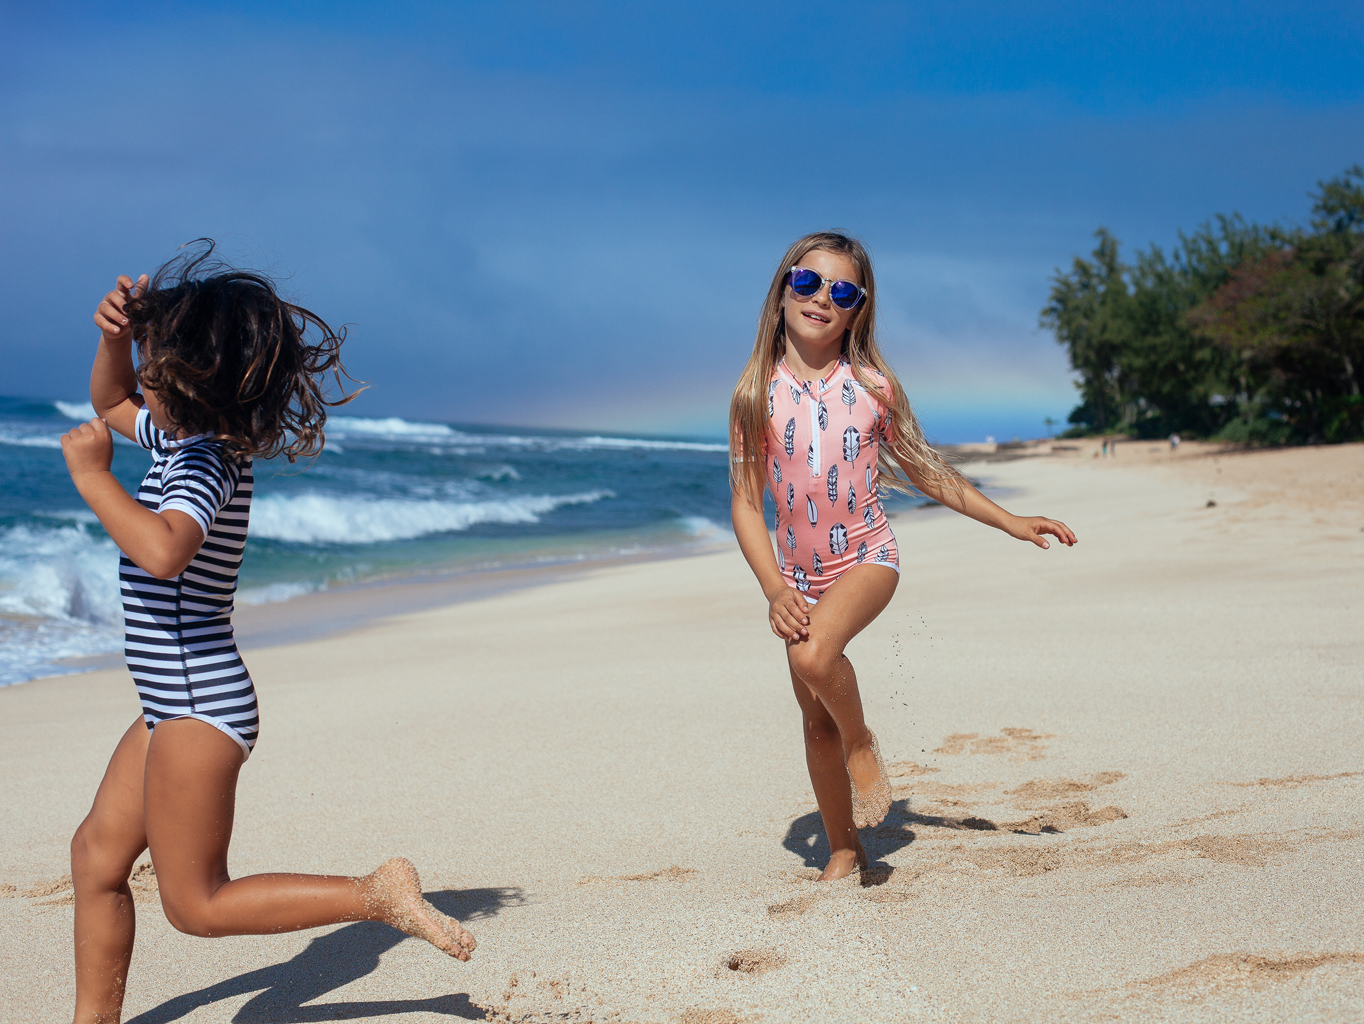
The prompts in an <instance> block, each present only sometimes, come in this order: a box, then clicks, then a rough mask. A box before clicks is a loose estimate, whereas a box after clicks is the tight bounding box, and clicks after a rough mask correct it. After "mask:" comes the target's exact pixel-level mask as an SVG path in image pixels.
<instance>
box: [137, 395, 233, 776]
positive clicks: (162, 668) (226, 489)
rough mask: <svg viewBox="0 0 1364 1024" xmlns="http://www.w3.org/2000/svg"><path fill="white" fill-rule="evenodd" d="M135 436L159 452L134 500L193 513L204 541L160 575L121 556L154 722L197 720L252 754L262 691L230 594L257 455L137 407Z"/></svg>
mask: <svg viewBox="0 0 1364 1024" xmlns="http://www.w3.org/2000/svg"><path fill="white" fill-rule="evenodd" d="M134 435H135V438H136V440H137V443H138V444H140V445H141V446H142V447H143V448H146V449H147V450H149V451H150V452H151V453H152V468H151V469H149V470H148V471H147V475H146V476H145V477H144V478H143V479H142V486H141V487H139V488H138V491H137V500H138V502H139V503H140V504H141V505H143V506H144V507H146V508H149V509H152V510H153V511H156V512H167V511H170V510H171V509H174V510H175V511H177V512H183V513H185V514H186V515H188V516H191V517H193V519H194V521H195V522H197V523H198V524H199V526H200V527H201V528H202V529H203V531H204V543H203V546H202V547H200V548H199V550H198V552H197V553H196V554H195V556H194V558H193V560H192V561H191V562H190V563H189V565H188V566H186V567H185V571H184V572H182V573H181V574H180V575H179V576H176V577H175V578H174V579H169V580H159V579H157V578H156V577H155V576H152V575H151V574H150V573H148V572H146V571H144V570H143V569H140V568H139V567H138V566H136V565H135V564H133V562H132V560H131V559H129V558H128V556H127V555H124V556H123V557H122V558H121V559H120V560H119V569H118V579H119V589H120V590H121V591H122V595H123V619H124V645H123V649H124V654H125V656H126V657H127V660H128V671H129V672H131V673H132V676H133V681H134V682H135V683H136V684H137V693H138V696H139V697H141V699H142V714H143V718H144V719H145V720H146V722H147V728H148V729H154V728H156V724H157V723H158V722H164V721H167V720H168V719H172V718H197V719H199V720H200V721H202V722H207V723H208V724H209V725H212V726H214V727H215V728H217V729H221V730H222V731H223V732H224V733H226V734H227V735H228V736H230V737H232V739H234V740H236V741H237V743H238V744H239V745H240V746H241V748H242V751H243V752H244V753H245V754H246V755H247V756H250V754H251V748H252V747H253V746H255V743H256V734H257V733H258V732H259V731H260V718H259V715H258V714H257V710H256V690H255V687H254V686H252V684H251V676H250V675H249V674H248V673H247V671H246V666H245V665H244V664H242V659H241V655H239V654H238V653H237V644H236V641H235V639H234V638H233V635H232V598H233V595H234V594H235V593H236V590H237V570H238V569H240V568H241V564H242V550H243V548H244V547H245V545H246V524H247V519H248V518H249V517H250V514H251V485H252V479H251V462H250V460H247V461H246V462H245V463H243V464H240V465H239V464H237V463H236V462H234V461H233V460H232V459H230V458H228V457H227V455H226V454H225V452H224V451H223V446H222V444H221V443H219V442H217V441H214V440H212V438H211V437H210V435H208V434H200V435H197V436H195V437H187V438H183V439H179V440H175V439H172V438H170V437H169V436H168V435H167V434H166V433H165V432H164V431H161V430H158V429H156V427H154V426H152V418H151V414H150V413H148V412H147V410H146V409H143V410H142V411H141V412H139V413H138V415H137V426H136V429H135V431H134Z"/></svg>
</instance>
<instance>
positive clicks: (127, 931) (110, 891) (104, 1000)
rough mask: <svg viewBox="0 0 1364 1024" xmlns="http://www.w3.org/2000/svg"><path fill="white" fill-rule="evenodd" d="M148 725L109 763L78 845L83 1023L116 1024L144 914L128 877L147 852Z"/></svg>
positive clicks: (74, 857) (74, 856) (75, 867)
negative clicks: (145, 776) (135, 907)
mask: <svg viewBox="0 0 1364 1024" xmlns="http://www.w3.org/2000/svg"><path fill="white" fill-rule="evenodd" d="M148 738H149V737H148V734H147V726H146V724H145V723H144V722H143V721H142V718H141V717H140V716H139V717H138V719H137V721H136V722H134V723H133V724H132V725H131V726H130V727H129V728H128V731H127V732H125V733H124V734H123V738H122V739H121V740H120V741H119V744H118V746H117V747H116V748H115V749H114V756H113V757H111V758H110V759H109V767H108V769H106V770H105V773H104V779H103V781H102V782H100V784H99V790H98V791H97V792H96V793H95V802H94V804H93V806H91V808H90V813H89V814H87V815H86V817H85V820H84V821H83V822H81V824H80V828H78V829H76V835H75V837H74V838H72V840H71V881H72V883H73V885H74V886H75V890H76V1014H75V1020H76V1024H117V1022H118V1019H119V1017H120V1015H121V1012H122V1009H123V990H124V986H125V985H126V984H127V981H128V963H129V961H130V960H131V959H132V956H133V934H134V930H135V929H136V926H137V917H136V915H135V914H134V912H133V893H132V890H131V889H129V887H128V876H129V874H130V873H131V872H132V870H133V862H134V861H136V860H137V858H138V855H139V854H140V853H142V851H143V850H145V849H146V848H147V835H146V830H145V829H144V828H143V824H142V766H143V764H144V763H145V762H146V760H147V740H148Z"/></svg>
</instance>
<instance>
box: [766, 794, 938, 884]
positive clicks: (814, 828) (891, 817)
mask: <svg viewBox="0 0 1364 1024" xmlns="http://www.w3.org/2000/svg"><path fill="white" fill-rule="evenodd" d="M926 820H928V819H924V818H922V817H921V816H920V815H917V814H911V813H910V811H909V801H908V800H895V801H893V802H892V803H891V805H890V810H889V811H887V812H886V820H885V821H883V822H881V824H879V825H877V826H876V827H875V828H873V829H863V830H862V831H861V833H860V834H861V837H862V849H864V850H865V851H866V853H867V868H866V869H864V870H863V872H862V873H863V875H864V876H866V879H872V878H878V877H879V878H882V881H884V880H885V878H889V877H890V870H891V869H890V866H889V865H887V864H884V863H882V862H881V858H882V857H886V856H888V855H890V854H892V853H894V852H895V851H896V850H902V849H904V848H905V847H906V846H908V845H909V844H910V843H912V842H914V839H915V836H914V830H913V829H911V828H910V825H912V824H913V823H914V822H916V821H926ZM781 845H782V846H784V847H785V848H786V849H788V850H790V851H791V852H792V853H794V854H795V855H796V856H798V857H800V858H802V859H803V860H804V862H805V866H806V867H807V868H823V867H824V865H825V864H827V863H829V840H828V838H827V837H825V835H824V822H823V821H822V820H820V817H819V811H811V812H810V813H809V814H802V815H801V816H800V817H799V818H797V819H796V820H795V821H793V822H791V824H790V826H789V827H788V828H787V830H786V837H785V838H784V839H783V840H782V841H781ZM882 876H884V877H882ZM871 884H879V883H871Z"/></svg>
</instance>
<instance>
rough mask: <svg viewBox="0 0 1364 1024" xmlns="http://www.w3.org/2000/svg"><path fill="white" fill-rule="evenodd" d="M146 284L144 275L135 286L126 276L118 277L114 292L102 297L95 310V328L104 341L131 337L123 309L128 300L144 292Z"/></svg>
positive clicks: (123, 339) (125, 339) (130, 330)
mask: <svg viewBox="0 0 1364 1024" xmlns="http://www.w3.org/2000/svg"><path fill="white" fill-rule="evenodd" d="M147 283H148V278H147V275H146V274H143V275H142V276H141V277H139V278H138V279H137V283H136V284H134V283H133V279H132V278H131V277H129V276H128V275H127V274H120V275H119V278H118V282H117V283H116V284H115V285H114V290H113V291H111V292H110V293H109V294H108V295H106V296H104V299H103V301H101V302H100V304H99V307H98V308H97V309H96V310H95V326H96V327H98V328H99V332H100V334H102V335H103V336H104V340H105V341H127V340H129V338H131V337H132V328H130V327H129V326H128V317H127V314H126V313H125V312H124V309H123V307H124V306H126V305H127V304H128V300H129V299H133V298H136V297H137V296H139V295H141V294H142V293H143V292H145V291H146V290H147Z"/></svg>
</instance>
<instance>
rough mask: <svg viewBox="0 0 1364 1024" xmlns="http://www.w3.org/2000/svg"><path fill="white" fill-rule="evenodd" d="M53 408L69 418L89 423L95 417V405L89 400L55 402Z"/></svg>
mask: <svg viewBox="0 0 1364 1024" xmlns="http://www.w3.org/2000/svg"><path fill="white" fill-rule="evenodd" d="M52 406H53V408H55V409H56V410H57V411H58V412H59V413H61V414H62V415H63V416H65V417H66V418H67V419H69V420H80V421H81V422H84V423H88V422H89V421H90V420H92V419H94V418H95V415H96V414H95V407H94V406H93V405H91V404H90V403H89V402H53V403H52Z"/></svg>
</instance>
